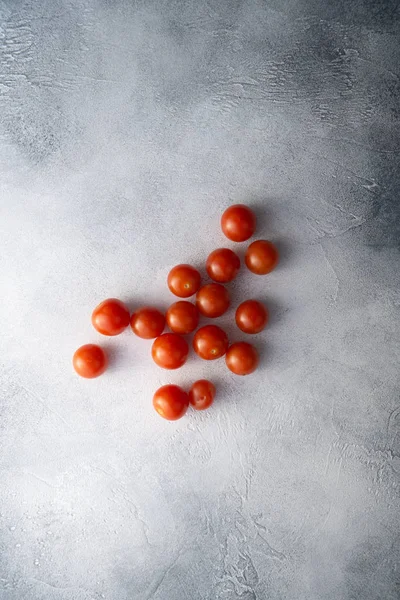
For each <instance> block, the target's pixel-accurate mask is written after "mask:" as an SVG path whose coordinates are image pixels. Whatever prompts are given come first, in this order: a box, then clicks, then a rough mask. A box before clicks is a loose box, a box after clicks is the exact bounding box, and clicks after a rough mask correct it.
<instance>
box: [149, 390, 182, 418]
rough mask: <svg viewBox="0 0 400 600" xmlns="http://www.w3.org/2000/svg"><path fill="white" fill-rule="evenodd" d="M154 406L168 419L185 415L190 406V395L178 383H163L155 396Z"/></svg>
mask: <svg viewBox="0 0 400 600" xmlns="http://www.w3.org/2000/svg"><path fill="white" fill-rule="evenodd" d="M153 406H154V408H155V409H156V411H157V412H158V414H159V415H160V416H161V417H163V418H164V419H167V420H168V421H176V420H177V419H180V418H181V417H183V415H184V414H185V412H186V411H187V409H188V406H189V396H188V395H187V393H186V392H185V391H184V390H183V389H182V388H180V387H179V386H178V385H163V386H162V387H160V388H159V389H158V390H157V391H156V393H155V394H154V396H153Z"/></svg>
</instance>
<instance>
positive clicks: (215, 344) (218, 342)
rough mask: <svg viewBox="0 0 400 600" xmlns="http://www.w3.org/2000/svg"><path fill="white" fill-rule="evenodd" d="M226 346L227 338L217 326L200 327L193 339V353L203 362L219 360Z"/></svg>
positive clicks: (227, 344)
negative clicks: (202, 359)
mask: <svg viewBox="0 0 400 600" xmlns="http://www.w3.org/2000/svg"><path fill="white" fill-rule="evenodd" d="M228 346H229V342H228V336H227V335H226V333H225V331H223V330H222V329H221V328H220V327H218V326H217V325H206V326H205V327H200V329H199V330H198V331H196V334H195V336H194V338H193V348H194V351H195V352H196V354H198V355H199V356H200V358H204V360H215V359H216V358H220V357H221V356H223V355H224V354H225V352H226V351H227V349H228Z"/></svg>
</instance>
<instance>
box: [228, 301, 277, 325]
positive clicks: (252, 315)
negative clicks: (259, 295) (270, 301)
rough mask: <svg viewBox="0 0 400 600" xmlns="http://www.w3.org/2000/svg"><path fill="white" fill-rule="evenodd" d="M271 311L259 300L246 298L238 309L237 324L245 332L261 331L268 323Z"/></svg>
mask: <svg viewBox="0 0 400 600" xmlns="http://www.w3.org/2000/svg"><path fill="white" fill-rule="evenodd" d="M268 318H269V313H268V309H267V307H266V306H264V304H261V302H258V300H246V301H245V302H242V304H240V305H239V306H238V308H237V309H236V314H235V320H236V325H237V326H238V327H239V329H241V330H242V331H244V332H245V333H260V331H262V330H263V329H264V328H265V326H266V324H267V323H268Z"/></svg>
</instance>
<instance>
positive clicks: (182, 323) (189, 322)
mask: <svg viewBox="0 0 400 600" xmlns="http://www.w3.org/2000/svg"><path fill="white" fill-rule="evenodd" d="M166 318H167V323H168V327H169V328H170V329H171V331H173V332H174V333H181V334H186V333H192V331H194V330H195V329H196V327H197V325H198V324H199V310H198V308H197V306H196V305H195V304H192V303H191V302H186V301H185V300H179V302H175V303H174V304H171V306H170V307H169V309H168V310H167V314H166Z"/></svg>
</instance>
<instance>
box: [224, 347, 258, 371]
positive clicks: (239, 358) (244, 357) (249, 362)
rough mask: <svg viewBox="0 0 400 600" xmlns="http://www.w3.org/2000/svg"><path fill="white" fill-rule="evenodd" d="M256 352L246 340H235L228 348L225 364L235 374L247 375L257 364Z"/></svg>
mask: <svg viewBox="0 0 400 600" xmlns="http://www.w3.org/2000/svg"><path fill="white" fill-rule="evenodd" d="M258 360H259V359H258V352H257V350H256V349H255V348H254V346H252V345H251V344H248V343H247V342H236V343H235V344H232V346H230V347H229V348H228V352H227V353H226V356H225V362H226V366H227V367H228V369H229V370H230V371H232V373H235V375H249V374H250V373H253V371H255V370H256V368H257V366H258Z"/></svg>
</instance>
